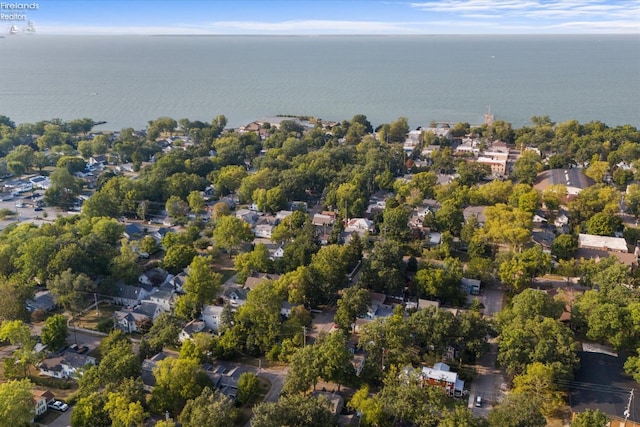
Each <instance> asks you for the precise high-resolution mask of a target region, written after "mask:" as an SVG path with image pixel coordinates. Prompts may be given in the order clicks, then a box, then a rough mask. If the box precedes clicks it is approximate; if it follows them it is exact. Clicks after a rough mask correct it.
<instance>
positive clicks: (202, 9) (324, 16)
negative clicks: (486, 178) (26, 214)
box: [0, 0, 640, 35]
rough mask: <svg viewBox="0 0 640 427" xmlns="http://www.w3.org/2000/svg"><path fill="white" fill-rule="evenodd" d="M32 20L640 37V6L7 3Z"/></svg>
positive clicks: (85, 26)
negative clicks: (622, 34)
mask: <svg viewBox="0 0 640 427" xmlns="http://www.w3.org/2000/svg"><path fill="white" fill-rule="evenodd" d="M23 5H30V6H31V8H32V9H24V8H23V9H16V6H23ZM12 6H13V8H11V7H12ZM34 6H37V8H36V9H33V8H34ZM16 15H17V16H16ZM13 19H16V20H13ZM28 20H32V21H34V23H35V25H36V28H37V32H38V33H43V34H78V35H85V34H86V35H91V34H253V35H291V34H297V35H331V34H356V35H357V34H603V33H615V34H620V33H627V34H628V33H634V34H640V0H520V1H517V0H413V1H411V0H409V1H401V0H273V1H272V0H184V1H179V0H127V1H121V0H40V1H36V2H30V1H28V0H0V26H2V25H3V24H6V27H7V28H9V27H10V26H11V24H17V25H18V27H21V26H22V27H26V23H27V21H28Z"/></svg>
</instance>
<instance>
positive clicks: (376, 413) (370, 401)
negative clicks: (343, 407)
mask: <svg viewBox="0 0 640 427" xmlns="http://www.w3.org/2000/svg"><path fill="white" fill-rule="evenodd" d="M347 407H348V408H349V409H351V410H354V411H358V412H359V413H360V414H361V415H360V421H361V422H362V424H363V425H364V426H377V425H382V423H383V421H384V420H385V414H384V412H383V410H382V403H381V402H380V400H379V399H377V398H376V396H373V397H370V396H369V386H368V385H366V384H365V385H363V386H362V387H361V388H360V389H358V391H356V392H355V393H354V394H353V397H352V398H351V400H350V401H349V403H347Z"/></svg>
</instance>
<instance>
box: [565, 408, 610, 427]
mask: <svg viewBox="0 0 640 427" xmlns="http://www.w3.org/2000/svg"><path fill="white" fill-rule="evenodd" d="M608 425H609V417H607V414H605V413H604V412H602V411H601V410H599V409H596V410H595V411H594V410H593V409H587V410H586V411H584V412H578V413H577V414H576V416H575V418H574V419H573V421H571V427H606V426H608Z"/></svg>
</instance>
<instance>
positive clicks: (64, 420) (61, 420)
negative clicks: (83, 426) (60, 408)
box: [47, 406, 73, 427]
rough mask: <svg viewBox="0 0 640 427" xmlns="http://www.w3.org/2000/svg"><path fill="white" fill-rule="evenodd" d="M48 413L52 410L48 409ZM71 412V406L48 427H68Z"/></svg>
mask: <svg viewBox="0 0 640 427" xmlns="http://www.w3.org/2000/svg"><path fill="white" fill-rule="evenodd" d="M49 410H50V411H51V410H52V409H49ZM72 412H73V406H70V407H69V409H68V410H67V411H66V412H63V413H62V414H60V416H59V417H58V418H56V419H55V420H53V422H52V423H51V424H48V425H47V426H48V427H68V426H70V425H71V413H72Z"/></svg>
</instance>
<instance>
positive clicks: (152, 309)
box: [113, 301, 166, 333]
mask: <svg viewBox="0 0 640 427" xmlns="http://www.w3.org/2000/svg"><path fill="white" fill-rule="evenodd" d="M164 312H166V310H164V309H163V307H162V306H160V305H158V304H156V303H153V302H151V301H142V302H141V303H140V304H139V305H137V306H136V307H134V308H133V309H124V310H118V311H116V312H115V313H113V319H114V323H115V326H116V327H118V328H119V329H121V330H123V331H124V332H127V333H132V332H142V331H143V330H144V329H145V327H150V325H151V324H152V323H153V322H154V321H155V320H156V319H157V318H158V316H159V315H160V314H162V313H164Z"/></svg>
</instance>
